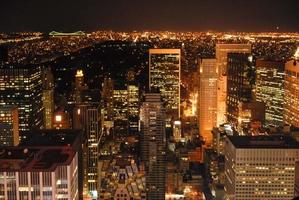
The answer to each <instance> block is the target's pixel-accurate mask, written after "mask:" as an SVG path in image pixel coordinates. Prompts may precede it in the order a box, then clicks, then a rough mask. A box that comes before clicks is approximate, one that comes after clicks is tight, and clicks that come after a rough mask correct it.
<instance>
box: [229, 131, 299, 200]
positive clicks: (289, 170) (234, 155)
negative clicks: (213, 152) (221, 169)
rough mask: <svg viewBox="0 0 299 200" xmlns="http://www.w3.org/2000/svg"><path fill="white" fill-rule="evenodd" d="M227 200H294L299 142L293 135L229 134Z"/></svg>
mask: <svg viewBox="0 0 299 200" xmlns="http://www.w3.org/2000/svg"><path fill="white" fill-rule="evenodd" d="M224 152H225V153H224V154H225V177H226V178H225V184H224V186H225V191H226V196H225V198H224V199H226V200H261V199H271V200H290V199H292V198H293V197H294V188H295V183H296V182H298V179H297V180H296V179H295V166H296V162H298V160H299V143H298V142H297V141H296V140H295V139H293V138H292V137H290V136H283V135H272V136H228V137H227V139H226V143H225V151H224Z"/></svg>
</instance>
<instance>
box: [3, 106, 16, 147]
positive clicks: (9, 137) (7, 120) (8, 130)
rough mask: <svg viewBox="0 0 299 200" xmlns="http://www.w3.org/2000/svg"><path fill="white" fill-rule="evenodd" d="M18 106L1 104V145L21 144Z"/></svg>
mask: <svg viewBox="0 0 299 200" xmlns="http://www.w3.org/2000/svg"><path fill="white" fill-rule="evenodd" d="M18 113H19V112H18V108H17V107H16V106H0V147H4V146H17V145H18V144H19V114H18Z"/></svg>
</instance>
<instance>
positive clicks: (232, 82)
mask: <svg viewBox="0 0 299 200" xmlns="http://www.w3.org/2000/svg"><path fill="white" fill-rule="evenodd" d="M254 81H255V75H254V64H253V60H252V56H251V54H248V53H229V54H228V63H227V88H228V90H227V120H228V122H229V123H231V124H232V125H233V126H235V127H238V126H239V125H240V124H241V121H242V119H241V118H240V117H241V116H240V112H241V111H242V107H243V105H244V104H246V103H249V102H252V101H253V96H252V89H253V86H254Z"/></svg>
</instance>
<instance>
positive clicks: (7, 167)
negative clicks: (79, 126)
mask: <svg viewBox="0 0 299 200" xmlns="http://www.w3.org/2000/svg"><path fill="white" fill-rule="evenodd" d="M75 153H76V151H74V150H73V149H71V148H69V147H61V148H59V149H58V148H57V149H51V148H49V149H45V148H42V149H36V148H25V147H20V146H19V147H7V148H4V149H1V151H0V172H13V171H21V172H32V171H33V172H35V171H36V172H40V171H54V170H55V169H56V168H57V166H60V165H69V164H70V163H71V161H72V160H73V157H74V156H75Z"/></svg>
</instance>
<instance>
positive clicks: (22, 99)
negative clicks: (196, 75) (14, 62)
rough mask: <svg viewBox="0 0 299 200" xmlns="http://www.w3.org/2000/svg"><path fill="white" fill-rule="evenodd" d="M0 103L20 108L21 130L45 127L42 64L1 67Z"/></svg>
mask: <svg viewBox="0 0 299 200" xmlns="http://www.w3.org/2000/svg"><path fill="white" fill-rule="evenodd" d="M0 90H1V92H0V104H1V105H16V106H17V107H18V109H19V130H20V131H21V132H22V131H25V130H29V129H31V128H34V129H40V128H43V127H44V120H43V112H44V111H43V110H44V108H43V101H42V95H43V93H42V67H41V66H19V67H17V66H3V67H1V68H0Z"/></svg>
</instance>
